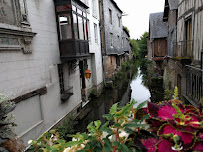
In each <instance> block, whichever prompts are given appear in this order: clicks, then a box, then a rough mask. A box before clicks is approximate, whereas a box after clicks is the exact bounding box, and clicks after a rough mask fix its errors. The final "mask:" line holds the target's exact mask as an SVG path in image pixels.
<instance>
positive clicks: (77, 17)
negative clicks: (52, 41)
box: [56, 5, 88, 40]
mask: <svg viewBox="0 0 203 152" xmlns="http://www.w3.org/2000/svg"><path fill="white" fill-rule="evenodd" d="M56 11H57V13H58V18H59V19H58V20H59V28H60V30H59V31H60V39H61V40H65V39H73V38H74V39H80V40H88V28H87V14H86V10H85V9H83V8H82V7H81V8H78V7H77V6H75V5H62V6H61V5H60V6H57V7H56ZM64 12H67V13H64ZM72 22H73V23H72Z"/></svg>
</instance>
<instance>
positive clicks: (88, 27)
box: [87, 20, 91, 42]
mask: <svg viewBox="0 0 203 152" xmlns="http://www.w3.org/2000/svg"><path fill="white" fill-rule="evenodd" d="M87 34H88V40H89V42H91V34H90V22H89V20H87Z"/></svg>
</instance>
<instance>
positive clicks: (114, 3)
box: [111, 0, 123, 13]
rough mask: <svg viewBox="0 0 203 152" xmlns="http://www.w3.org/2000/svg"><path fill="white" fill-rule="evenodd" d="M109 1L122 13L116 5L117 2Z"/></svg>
mask: <svg viewBox="0 0 203 152" xmlns="http://www.w3.org/2000/svg"><path fill="white" fill-rule="evenodd" d="M111 2H112V3H113V5H114V6H115V7H116V8H117V9H118V10H119V11H120V12H121V13H123V12H122V11H121V9H120V8H119V7H118V5H117V3H116V2H115V1H114V0H111Z"/></svg>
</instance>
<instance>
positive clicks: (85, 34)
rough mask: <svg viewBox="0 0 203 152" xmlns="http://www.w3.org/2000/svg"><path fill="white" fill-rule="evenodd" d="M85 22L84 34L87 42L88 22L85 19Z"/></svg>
mask: <svg viewBox="0 0 203 152" xmlns="http://www.w3.org/2000/svg"><path fill="white" fill-rule="evenodd" d="M83 21H84V30H85V31H84V33H85V40H88V38H87V20H86V19H84V20H83Z"/></svg>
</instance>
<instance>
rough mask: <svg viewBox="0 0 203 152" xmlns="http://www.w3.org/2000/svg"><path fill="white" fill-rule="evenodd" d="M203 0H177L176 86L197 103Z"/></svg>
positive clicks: (201, 88)
mask: <svg viewBox="0 0 203 152" xmlns="http://www.w3.org/2000/svg"><path fill="white" fill-rule="evenodd" d="M202 8H203V0H196V1H193V0H179V4H178V22H177V44H176V46H175V48H174V52H175V59H177V64H179V65H178V67H182V68H181V69H180V68H177V69H176V74H177V81H176V83H177V86H178V87H179V92H180V95H181V97H182V98H184V99H185V100H186V101H189V102H190V103H192V104H193V105H196V106H197V105H199V103H200V99H201V98H202V97H203V86H202V74H201V73H202V70H201V68H202V57H201V56H202V52H203V19H202V16H203V10H202Z"/></svg>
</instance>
